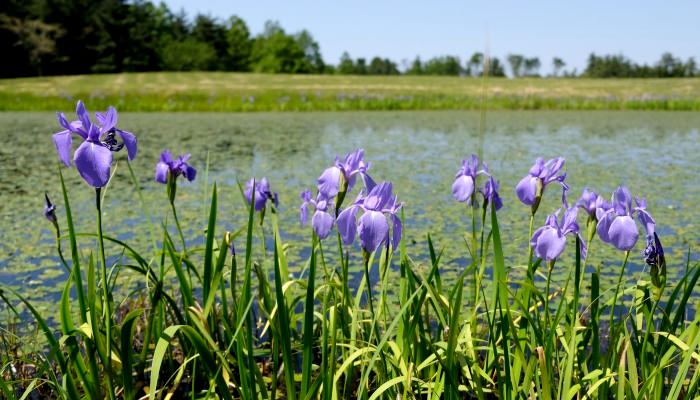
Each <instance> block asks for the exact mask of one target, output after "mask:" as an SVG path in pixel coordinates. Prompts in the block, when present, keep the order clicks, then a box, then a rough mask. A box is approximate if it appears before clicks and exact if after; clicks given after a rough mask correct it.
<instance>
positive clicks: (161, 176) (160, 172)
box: [156, 161, 170, 183]
mask: <svg viewBox="0 0 700 400" xmlns="http://www.w3.org/2000/svg"><path fill="white" fill-rule="evenodd" d="M169 170H170V167H168V164H166V163H164V162H162V161H159V162H158V164H156V182H159V183H168V171H169Z"/></svg>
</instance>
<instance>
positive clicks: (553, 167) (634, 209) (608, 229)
mask: <svg viewBox="0 0 700 400" xmlns="http://www.w3.org/2000/svg"><path fill="white" fill-rule="evenodd" d="M564 162H565V160H564V159H563V158H562V157H557V158H553V159H551V160H549V161H547V162H544V160H543V159H542V158H538V159H537V160H536V161H535V165H534V166H533V167H532V168H530V171H529V173H528V175H527V176H526V177H524V178H523V179H521V180H520V182H519V183H518V185H517V187H516V193H517V195H518V198H519V199H520V201H521V202H522V203H524V204H525V205H529V206H531V207H532V215H533V216H534V214H535V212H536V211H537V207H538V206H539V203H540V200H541V198H542V194H543V193H544V188H545V187H546V186H547V185H548V184H550V183H552V182H558V183H559V184H561V185H562V188H563V191H562V192H563V194H562V204H563V208H564V209H565V212H564V216H563V218H562V219H561V220H559V219H558V215H559V213H560V212H561V209H560V210H559V211H557V212H556V213H554V214H552V215H549V216H548V217H547V219H546V221H545V224H544V225H543V226H542V227H540V228H539V229H537V230H536V231H535V232H534V234H533V235H532V238H530V245H531V247H532V249H533V252H534V254H535V255H536V256H537V257H539V258H541V259H542V260H545V261H548V262H552V261H554V260H556V259H557V258H558V257H559V256H560V255H561V253H562V252H563V251H564V246H565V244H566V240H565V237H566V235H568V234H571V235H575V236H577V237H578V238H579V239H580V242H581V253H582V256H583V257H585V256H586V247H587V244H586V242H585V241H584V240H583V238H582V237H581V232H580V229H579V225H578V223H577V222H576V218H577V214H578V210H579V209H582V210H584V211H585V212H586V214H588V221H587V225H588V227H589V237H588V240H592V239H593V236H594V235H595V234H596V233H597V234H598V237H600V239H601V240H602V241H603V242H604V243H607V244H610V245H612V246H614V247H615V248H617V249H619V250H623V251H629V250H631V249H632V248H634V246H635V245H636V243H637V240H638V238H639V231H638V228H637V224H636V222H635V221H634V217H635V216H637V218H638V219H639V221H640V222H641V224H642V225H643V226H644V227H645V228H646V231H647V248H646V250H645V251H644V253H643V255H644V256H645V257H646V259H647V263H648V264H649V265H653V264H654V263H659V262H660V261H659V260H660V258H659V256H658V255H659V254H661V257H662V258H663V249H662V248H661V242H660V241H658V236H656V233H655V224H656V222H655V221H654V218H652V216H651V214H649V212H648V211H647V210H646V201H645V200H643V199H639V198H636V199H635V204H636V206H633V205H632V196H631V194H630V192H629V190H628V189H627V188H625V187H623V186H620V187H618V188H617V189H616V190H615V192H614V193H613V196H612V201H611V202H607V201H605V200H604V199H603V197H602V196H600V195H599V194H598V193H596V192H594V191H592V190H589V189H588V188H585V189H584V190H583V193H582V194H581V197H580V198H579V199H578V201H577V202H576V204H575V205H574V206H573V207H569V206H568V204H567V199H566V193H567V191H568V190H569V186H568V185H567V184H566V182H565V179H566V174H565V173H561V174H560V172H561V170H562V168H563V166H564ZM657 242H658V243H657ZM658 249H661V250H660V251H659V250H658ZM664 262H665V261H664Z"/></svg>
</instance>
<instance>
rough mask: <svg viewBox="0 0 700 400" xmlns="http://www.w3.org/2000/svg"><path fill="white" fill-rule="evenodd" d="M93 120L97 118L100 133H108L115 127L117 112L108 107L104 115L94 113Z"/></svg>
mask: <svg viewBox="0 0 700 400" xmlns="http://www.w3.org/2000/svg"><path fill="white" fill-rule="evenodd" d="M95 118H97V122H98V123H99V124H100V128H101V129H102V133H106V132H109V131H110V130H112V128H114V127H115V126H117V110H116V109H115V108H114V107H112V106H109V108H107V112H105V113H100V112H96V113H95Z"/></svg>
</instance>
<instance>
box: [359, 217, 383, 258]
mask: <svg viewBox="0 0 700 400" xmlns="http://www.w3.org/2000/svg"><path fill="white" fill-rule="evenodd" d="M359 228H360V244H361V245H362V248H363V249H364V250H366V251H370V252H371V251H374V250H376V249H377V247H379V245H380V244H382V243H383V242H384V241H385V240H386V239H387V238H388V235H389V223H388V222H387V220H386V217H385V216H384V214H383V213H381V212H380V211H371V210H368V211H365V213H364V214H362V217H360V220H359Z"/></svg>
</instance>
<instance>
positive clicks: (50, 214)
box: [44, 193, 58, 225]
mask: <svg viewBox="0 0 700 400" xmlns="http://www.w3.org/2000/svg"><path fill="white" fill-rule="evenodd" d="M44 199H45V200H46V205H45V206H44V217H46V219H48V220H49V222H51V223H52V224H54V225H55V224H56V223H58V219H57V218H56V205H55V204H53V203H51V200H50V199H49V194H48V193H44Z"/></svg>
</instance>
